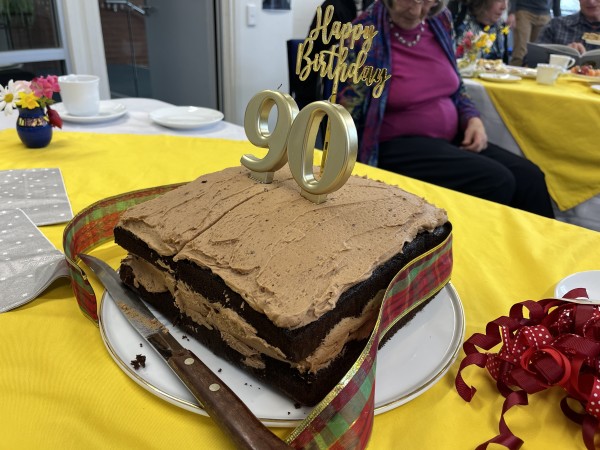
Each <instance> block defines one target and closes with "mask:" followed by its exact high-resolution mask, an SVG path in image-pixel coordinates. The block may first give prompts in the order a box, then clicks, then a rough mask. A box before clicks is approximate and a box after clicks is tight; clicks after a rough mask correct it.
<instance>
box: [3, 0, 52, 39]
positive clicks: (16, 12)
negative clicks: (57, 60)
mask: <svg viewBox="0 0 600 450" xmlns="http://www.w3.org/2000/svg"><path fill="white" fill-rule="evenodd" d="M56 47H60V40H59V35H58V27H57V15H56V6H55V4H54V1H53V0H0V51H9V50H26V49H33V48H56Z"/></svg>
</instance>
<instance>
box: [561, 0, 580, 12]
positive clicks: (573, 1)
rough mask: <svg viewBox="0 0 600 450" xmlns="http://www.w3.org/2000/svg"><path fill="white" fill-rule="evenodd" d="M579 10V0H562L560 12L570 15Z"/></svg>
mask: <svg viewBox="0 0 600 450" xmlns="http://www.w3.org/2000/svg"><path fill="white" fill-rule="evenodd" d="M578 11H579V0H561V2H560V13H561V14H562V15H563V16H568V15H569V14H573V13H576V12H578Z"/></svg>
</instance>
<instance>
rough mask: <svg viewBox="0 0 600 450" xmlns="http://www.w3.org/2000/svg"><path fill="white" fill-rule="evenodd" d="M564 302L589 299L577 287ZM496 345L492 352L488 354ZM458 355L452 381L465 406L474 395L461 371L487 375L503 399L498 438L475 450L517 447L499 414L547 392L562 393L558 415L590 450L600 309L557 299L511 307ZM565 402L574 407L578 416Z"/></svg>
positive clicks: (597, 410) (595, 420)
mask: <svg viewBox="0 0 600 450" xmlns="http://www.w3.org/2000/svg"><path fill="white" fill-rule="evenodd" d="M564 297H565V298H582V297H585V298H587V297H588V295H587V291H586V290H585V289H583V288H578V289H573V290H572V291H569V292H568V293H567V294H566V295H565V296H564ZM525 312H527V314H525ZM498 344H501V347H500V350H499V351H498V352H497V353H490V352H488V351H489V350H491V349H492V348H494V347H495V346H497V345H498ZM480 349H482V350H484V351H483V352H482V351H480ZM463 350H464V352H465V357H464V358H463V360H462V361H461V363H460V367H459V370H458V373H457V375H456V379H455V387H456V390H457V392H458V394H459V395H460V396H461V397H462V398H463V399H464V400H466V401H471V399H472V398H473V396H474V395H475V392H476V389H475V387H473V386H469V385H468V384H467V383H466V382H465V380H464V379H463V377H462V371H463V370H464V369H465V368H466V367H468V366H470V365H476V366H478V367H481V368H484V367H485V368H486V369H487V370H488V372H489V373H490V375H491V376H492V378H493V379H494V380H496V386H497V388H498V391H499V392H500V394H501V395H502V396H504V397H505V401H504V404H503V406H502V413H501V415H500V420H499V426H498V431H499V434H498V435H497V436H495V437H493V438H492V439H490V440H488V441H486V442H484V443H482V444H480V445H479V446H478V447H477V449H485V448H487V446H488V445H489V444H491V443H495V444H500V445H502V446H504V447H506V448H508V449H510V450H516V449H518V448H520V447H521V445H522V444H523V441H522V440H521V439H520V438H518V437H517V436H515V435H514V434H513V433H512V432H511V430H510V428H509V427H508V425H507V423H506V421H505V419H504V415H505V413H506V412H507V411H508V410H509V409H510V408H512V407H513V406H515V405H527V403H528V401H527V396H528V395H530V394H535V393H536V392H540V391H543V390H545V389H549V388H555V389H563V390H564V391H565V397H564V398H563V399H562V400H561V402H560V407H561V410H562V412H563V414H564V415H565V416H566V417H567V418H569V419H570V420H572V421H573V422H575V423H577V424H579V425H581V430H582V438H583V442H584V444H585V446H586V448H587V449H588V450H593V449H594V448H595V447H594V437H595V435H596V433H597V432H598V430H599V429H600V305H591V304H590V305H584V304H576V303H570V302H564V301H561V300H559V299H545V300H540V301H533V300H526V301H523V302H520V303H516V304H514V305H513V306H512V307H511V308H510V312H509V315H508V316H503V317H499V318H497V319H496V320H493V321H491V322H489V323H488V324H487V325H486V330H485V334H482V333H475V334H473V336H471V337H470V338H469V339H467V340H466V341H465V343H464V344H463ZM569 402H571V403H576V404H577V405H578V408H577V409H579V410H580V411H576V410H575V409H574V408H573V407H572V406H571V405H570V403H569Z"/></svg>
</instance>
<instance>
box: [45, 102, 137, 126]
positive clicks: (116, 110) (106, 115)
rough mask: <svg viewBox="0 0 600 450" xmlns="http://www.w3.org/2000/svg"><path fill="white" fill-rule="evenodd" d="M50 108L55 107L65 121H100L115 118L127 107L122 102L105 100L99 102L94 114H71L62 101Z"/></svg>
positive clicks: (122, 113)
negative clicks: (98, 108)
mask: <svg viewBox="0 0 600 450" xmlns="http://www.w3.org/2000/svg"><path fill="white" fill-rule="evenodd" d="M52 109H55V110H56V112H58V114H60V117H61V119H62V120H64V121H65V122H73V123H102V122H108V121H110V120H115V119H118V118H119V117H121V116H122V115H124V114H125V113H126V112H127V108H126V107H125V105H124V104H122V103H118V102H114V101H111V100H107V101H104V102H100V112H99V113H98V115H96V116H73V115H71V114H69V113H68V112H67V109H66V108H65V105H64V104H63V103H56V104H54V105H52Z"/></svg>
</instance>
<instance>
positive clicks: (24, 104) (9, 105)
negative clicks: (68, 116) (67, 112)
mask: <svg viewBox="0 0 600 450" xmlns="http://www.w3.org/2000/svg"><path fill="white" fill-rule="evenodd" d="M56 92H60V87H59V85H58V77H57V76H56V75H48V76H47V77H36V78H34V79H33V80H31V81H24V80H18V81H13V80H10V81H9V82H8V85H6V87H5V86H2V85H0V111H4V114H6V115H8V114H12V112H13V110H14V109H16V108H25V109H35V108H42V109H45V110H46V112H47V114H48V121H49V122H50V125H52V126H53V127H58V128H62V119H61V118H60V115H59V114H58V113H57V112H56V111H55V110H53V109H52V108H50V105H51V104H53V103H54V100H53V99H52V96H53V95H54V93H56Z"/></svg>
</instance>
